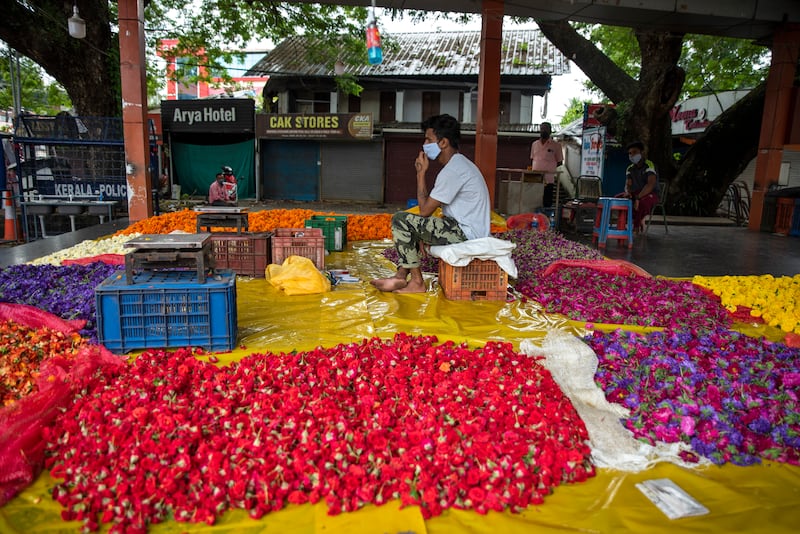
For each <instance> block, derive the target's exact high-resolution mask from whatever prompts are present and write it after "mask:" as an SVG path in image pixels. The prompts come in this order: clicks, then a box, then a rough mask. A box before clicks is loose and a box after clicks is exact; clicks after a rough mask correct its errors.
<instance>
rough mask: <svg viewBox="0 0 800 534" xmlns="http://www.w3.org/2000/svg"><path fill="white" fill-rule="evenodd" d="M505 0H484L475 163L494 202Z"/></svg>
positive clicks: (482, 7)
mask: <svg viewBox="0 0 800 534" xmlns="http://www.w3.org/2000/svg"><path fill="white" fill-rule="evenodd" d="M503 1H504V0H483V3H482V6H481V15H482V18H483V22H482V25H481V61H480V73H479V74H478V117H477V123H476V126H475V165H477V166H478V168H479V169H480V170H481V174H483V179H484V180H486V185H487V186H488V188H489V197H490V198H491V201H492V206H494V193H495V191H494V186H495V181H496V180H495V176H496V175H497V116H498V113H499V111H500V53H501V46H502V44H503V8H504V5H503Z"/></svg>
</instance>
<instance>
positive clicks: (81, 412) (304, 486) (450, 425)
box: [47, 334, 594, 532]
mask: <svg viewBox="0 0 800 534" xmlns="http://www.w3.org/2000/svg"><path fill="white" fill-rule="evenodd" d="M205 360H206V358H205V357H204V355H202V354H193V353H192V352H191V351H189V350H185V349H181V350H178V351H175V352H174V353H172V352H163V351H148V352H145V353H143V354H141V355H140V356H139V357H138V358H137V359H136V360H135V362H134V363H132V364H131V365H130V366H128V368H127V369H125V370H122V371H121V372H117V371H115V370H109V371H107V372H105V373H103V375H102V376H100V377H99V379H97V380H94V381H90V382H87V383H86V385H85V389H84V391H83V392H82V393H81V394H80V395H79V397H78V398H77V399H76V402H75V403H74V405H73V406H72V407H70V408H69V410H67V412H66V413H65V414H64V415H63V416H62V417H60V418H59V419H58V421H57V424H56V426H55V427H54V428H53V429H52V430H49V431H48V432H47V439H48V442H49V443H48V448H47V454H48V456H49V458H48V460H47V465H48V466H49V467H50V468H51V469H52V475H53V476H55V477H57V478H62V479H63V481H62V482H61V483H59V484H58V485H57V486H56V487H55V489H54V491H53V495H54V498H55V499H56V500H57V501H58V502H59V503H61V504H62V505H63V506H64V511H63V512H62V515H63V517H64V519H67V520H82V521H83V522H84V524H85V526H86V527H87V528H88V529H90V530H91V529H96V528H97V527H98V526H99V525H100V524H101V523H113V526H112V527H111V532H140V531H144V529H145V528H146V526H147V525H148V524H151V523H156V522H160V521H164V520H165V519H167V518H168V517H173V518H174V519H175V520H177V521H180V522H207V523H209V524H211V523H214V522H215V519H216V517H218V516H219V515H220V514H221V513H223V512H224V511H225V510H227V509H230V508H242V509H245V510H248V511H249V513H250V515H251V516H253V517H260V516H262V515H263V514H266V513H268V512H272V511H277V510H280V509H282V508H283V507H284V506H286V505H287V504H288V503H295V504H298V503H305V502H311V503H315V502H318V501H324V502H325V503H327V506H328V509H329V513H330V514H338V513H340V512H344V511H353V510H356V509H359V508H361V507H363V506H364V505H365V504H368V503H372V504H375V505H381V504H384V503H386V502H388V501H390V500H399V503H400V504H401V505H402V506H408V505H419V506H420V508H421V512H422V514H423V516H424V517H431V516H435V515H439V514H441V513H442V511H443V510H445V509H448V508H459V509H472V510H475V511H476V512H478V513H481V514H485V513H487V512H488V511H489V510H496V511H501V510H505V509H510V510H512V511H521V510H522V509H524V508H525V507H526V506H528V505H531V504H540V503H542V502H543V500H544V498H545V497H546V496H547V495H548V494H550V493H551V492H552V491H553V488H554V487H555V486H558V485H559V484H562V483H567V482H578V481H583V480H585V479H586V478H587V477H590V476H593V474H594V471H593V467H592V465H591V464H590V462H589V452H590V451H589V449H588V447H587V446H586V445H585V443H584V441H585V440H586V439H587V435H586V429H585V427H584V425H583V424H582V422H581V421H580V419H579V418H578V416H577V413H576V412H575V410H574V408H573V407H572V405H571V404H570V402H569V400H567V399H566V397H564V395H563V394H562V393H561V391H560V390H559V388H558V386H557V385H556V384H555V382H554V381H553V379H552V376H551V375H550V373H549V371H547V370H545V369H544V368H543V367H541V365H539V364H538V363H537V362H536V361H535V360H533V359H529V358H527V357H526V356H523V355H520V354H517V353H515V352H514V351H513V350H512V347H511V345H510V344H508V343H498V342H490V343H487V344H486V345H485V346H483V347H480V348H477V349H470V348H468V347H467V346H466V345H464V344H455V343H453V342H451V341H448V342H444V343H438V341H437V339H436V338H435V337H430V336H420V337H412V336H408V335H405V334H397V335H396V336H395V337H394V338H393V339H391V340H381V339H378V338H373V339H365V340H363V341H362V342H360V343H350V344H340V345H338V346H336V347H332V348H329V349H324V348H318V349H316V350H312V351H306V352H298V353H290V354H277V355H276V354H252V355H250V356H248V357H246V358H244V359H242V360H241V361H239V362H235V363H232V364H231V365H229V366H226V367H221V368H219V367H216V366H214V365H213V364H211V363H208V362H207V361H205Z"/></svg>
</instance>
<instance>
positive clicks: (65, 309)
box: [0, 262, 120, 342]
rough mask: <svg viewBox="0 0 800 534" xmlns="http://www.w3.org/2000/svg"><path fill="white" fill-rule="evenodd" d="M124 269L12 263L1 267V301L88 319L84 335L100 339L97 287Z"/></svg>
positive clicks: (107, 266)
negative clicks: (96, 298)
mask: <svg viewBox="0 0 800 534" xmlns="http://www.w3.org/2000/svg"><path fill="white" fill-rule="evenodd" d="M119 269H120V266H118V265H107V264H105V263H102V262H96V263H90V264H88V265H68V266H53V265H27V264H23V265H11V266H9V267H6V268H5V269H0V302H11V303H14V304H28V305H31V306H36V307H37V308H40V309H42V310H45V311H47V312H50V313H52V314H53V315H57V316H58V317H61V318H62V319H85V320H86V321H87V322H86V327H85V328H84V329H83V330H81V332H80V334H81V336H83V337H85V338H88V339H89V340H90V341H92V342H96V341H97V322H96V321H97V318H96V316H95V315H96V313H95V297H94V288H95V287H96V286H97V285H99V284H100V282H102V281H103V280H105V279H106V278H108V277H109V276H111V274H113V273H115V272H116V271H117V270H119Z"/></svg>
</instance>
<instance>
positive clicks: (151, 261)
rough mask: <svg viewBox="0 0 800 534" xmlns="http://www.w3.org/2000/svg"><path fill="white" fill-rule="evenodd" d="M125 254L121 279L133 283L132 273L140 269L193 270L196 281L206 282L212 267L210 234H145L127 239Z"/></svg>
mask: <svg viewBox="0 0 800 534" xmlns="http://www.w3.org/2000/svg"><path fill="white" fill-rule="evenodd" d="M125 247H126V248H133V249H135V250H133V251H132V252H129V253H127V254H125V279H126V281H127V283H128V285H130V284H133V272H134V270H136V269H142V270H155V269H162V270H170V269H173V270H174V269H176V268H179V269H182V268H187V267H190V268H194V269H196V270H197V282H198V283H200V284H204V283H205V282H206V271H207V270H208V269H213V268H214V257H213V256H212V254H211V234H209V233H200V234H145V235H141V236H139V237H135V238H133V239H130V240H129V241H127V242H126V243H125Z"/></svg>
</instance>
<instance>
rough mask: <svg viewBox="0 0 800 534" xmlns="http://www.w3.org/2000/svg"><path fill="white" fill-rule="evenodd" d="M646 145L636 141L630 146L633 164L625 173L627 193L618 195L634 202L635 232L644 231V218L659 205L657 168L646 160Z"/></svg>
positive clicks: (629, 152) (629, 155) (629, 156)
mask: <svg viewBox="0 0 800 534" xmlns="http://www.w3.org/2000/svg"><path fill="white" fill-rule="evenodd" d="M643 152H644V144H643V143H642V142H641V141H635V142H633V143H631V144H629V145H628V159H630V161H631V164H630V165H628V169H627V170H626V171H625V192H624V193H620V194H619V195H617V196H618V197H622V198H630V199H631V200H633V231H634V232H640V231H641V230H642V229H643V224H642V221H643V220H644V216H645V215H647V214H648V213H650V210H651V209H653V206H655V205H656V204H658V175H657V174H656V166H655V165H653V162H652V161H650V160H649V159H645V158H644V154H643Z"/></svg>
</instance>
